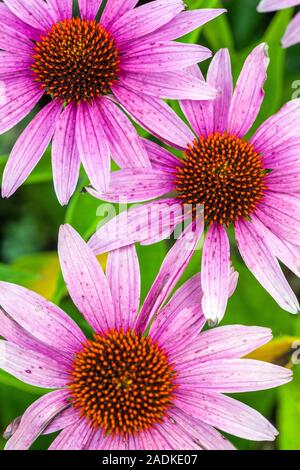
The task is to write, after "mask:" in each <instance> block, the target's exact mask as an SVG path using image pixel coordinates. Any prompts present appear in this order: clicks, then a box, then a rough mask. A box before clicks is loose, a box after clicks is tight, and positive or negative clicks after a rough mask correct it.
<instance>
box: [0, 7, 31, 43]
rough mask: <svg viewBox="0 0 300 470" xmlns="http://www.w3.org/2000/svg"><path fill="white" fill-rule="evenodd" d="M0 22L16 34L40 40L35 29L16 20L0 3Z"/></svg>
mask: <svg viewBox="0 0 300 470" xmlns="http://www.w3.org/2000/svg"><path fill="white" fill-rule="evenodd" d="M0 22H1V23H3V24H5V25H6V26H8V27H9V28H11V29H14V30H15V31H16V32H19V33H22V34H23V35H24V36H27V38H30V39H35V40H38V39H39V38H40V34H39V32H38V31H37V30H36V29H35V28H32V27H31V26H29V25H28V24H26V23H24V22H23V21H22V20H20V19H19V18H17V17H16V15H14V13H12V12H11V11H10V9H9V8H8V7H7V6H6V5H4V3H0Z"/></svg>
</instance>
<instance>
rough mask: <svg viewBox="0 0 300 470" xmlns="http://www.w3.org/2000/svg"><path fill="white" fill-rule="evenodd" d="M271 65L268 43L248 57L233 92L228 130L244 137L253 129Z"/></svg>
mask: <svg viewBox="0 0 300 470" xmlns="http://www.w3.org/2000/svg"><path fill="white" fill-rule="evenodd" d="M268 65H269V58H268V49H267V45H266V44H264V43H263V44H260V45H259V46H257V47H256V48H255V49H254V50H253V51H252V52H251V54H250V55H249V56H248V58H247V59H246V61H245V63H244V66H243V69H242V71H241V73H240V76H239V79H238V82H237V84H236V87H235V91H234V94H233V98H232V102H231V107H230V111H229V123H228V130H229V132H230V133H231V134H235V135H236V136H237V137H243V136H244V135H245V134H247V132H248V131H249V130H250V129H251V127H252V125H253V124H254V121H255V119H256V118H257V115H258V113H259V111H260V107H261V104H262V102H263V99H264V90H263V86H264V83H265V81H266V79H267V68H268Z"/></svg>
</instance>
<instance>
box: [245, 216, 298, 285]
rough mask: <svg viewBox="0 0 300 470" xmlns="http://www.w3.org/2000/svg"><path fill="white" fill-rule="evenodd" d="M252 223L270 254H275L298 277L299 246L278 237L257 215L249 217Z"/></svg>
mask: <svg viewBox="0 0 300 470" xmlns="http://www.w3.org/2000/svg"><path fill="white" fill-rule="evenodd" d="M251 220H252V224H253V225H254V226H255V228H256V230H257V231H259V232H260V233H261V234H262V235H263V236H264V239H265V242H266V244H267V245H268V247H269V249H270V250H271V252H272V254H273V255H274V256H276V258H278V259H279V260H280V261H281V262H282V263H283V264H285V265H286V266H287V267H288V268H289V269H290V270H291V271H292V272H293V273H294V274H295V275H296V276H298V277H300V258H299V247H296V246H294V245H291V244H290V243H288V242H286V241H284V240H282V239H281V238H279V237H278V236H277V235H275V233H273V232H271V230H269V229H268V228H267V227H266V226H265V225H264V224H263V223H262V222H261V221H260V220H259V219H258V218H257V217H255V216H252V217H251Z"/></svg>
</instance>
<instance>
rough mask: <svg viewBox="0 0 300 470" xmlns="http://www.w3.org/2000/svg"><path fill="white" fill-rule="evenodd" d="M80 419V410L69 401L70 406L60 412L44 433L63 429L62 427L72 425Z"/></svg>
mask: <svg viewBox="0 0 300 470" xmlns="http://www.w3.org/2000/svg"><path fill="white" fill-rule="evenodd" d="M76 421H78V411H77V410H75V408H74V407H73V406H72V405H71V404H70V401H69V403H68V408H65V409H64V410H63V411H61V412H60V413H58V414H57V415H56V416H55V418H54V419H53V421H51V423H50V424H49V425H48V426H47V427H46V428H45V429H44V431H43V434H45V435H47V434H52V433H53V432H57V431H61V430H62V429H65V428H67V427H68V426H71V425H72V424H74V423H75V422H76Z"/></svg>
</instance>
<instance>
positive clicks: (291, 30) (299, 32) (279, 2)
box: [257, 0, 300, 47]
mask: <svg viewBox="0 0 300 470" xmlns="http://www.w3.org/2000/svg"><path fill="white" fill-rule="evenodd" d="M298 5H300V1H299V0H261V2H260V4H259V5H258V7H257V11H259V12H261V13H265V12H269V11H276V10H283V9H284V8H289V7H295V6H298ZM299 42H300V12H299V13H297V15H296V16H295V18H293V19H292V21H291V22H290V24H289V26H288V28H287V30H286V32H285V35H284V36H283V38H282V45H283V47H290V46H293V45H294V44H298V43H299Z"/></svg>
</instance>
